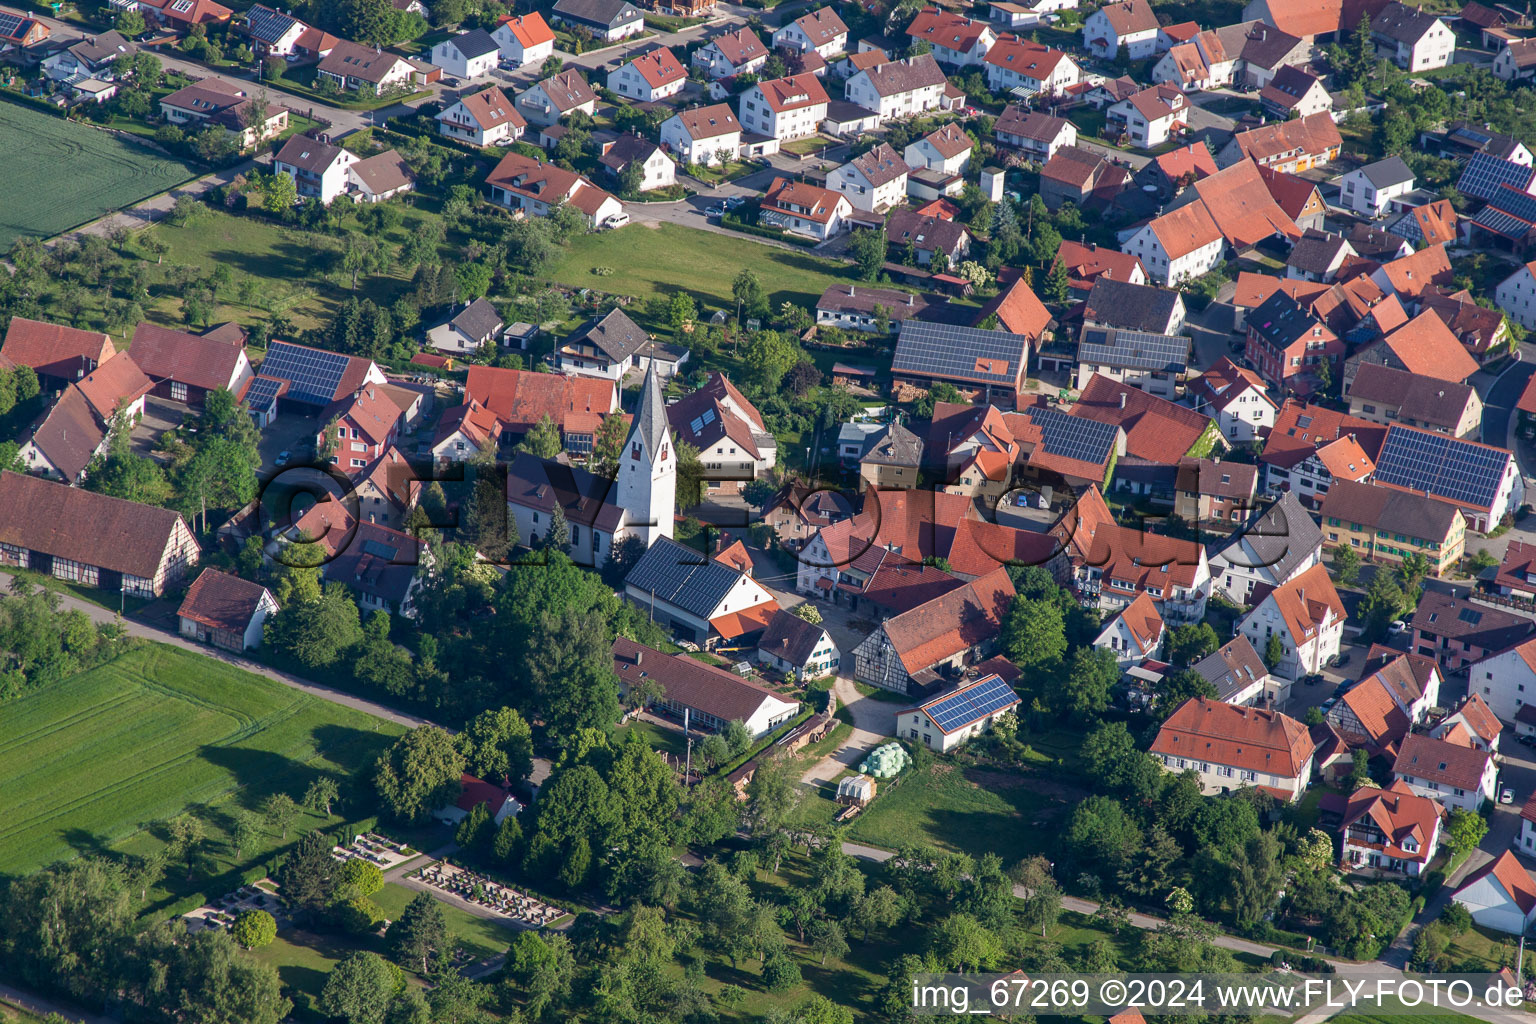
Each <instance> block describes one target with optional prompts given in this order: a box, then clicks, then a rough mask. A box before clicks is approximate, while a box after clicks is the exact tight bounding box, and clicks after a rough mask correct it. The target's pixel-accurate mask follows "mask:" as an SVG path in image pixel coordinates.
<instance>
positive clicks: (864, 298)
mask: <svg viewBox="0 0 1536 1024" xmlns="http://www.w3.org/2000/svg"><path fill="white" fill-rule="evenodd" d="M949 304H950V303H949V299H948V297H947V296H943V295H933V294H931V293H927V292H924V293H922V294H914V293H912V292H904V291H901V290H899V289H896V288H871V287H870V286H869V285H863V284H834V285H828V286H827V290H826V291H824V292H822V293H821V298H819V299H817V300H816V308H817V309H818V310H823V309H824V310H827V311H828V312H830V313H863V314H867V315H869V316H873V315H874V312H875V307H876V306H884V307H885V310H886V314H887V315H888V316H889V317H890V318H891V322H892V323H895V322H897V321H899V320H904V319H906V318H907V317H909V316H915V317H919V318H921V319H924V320H933V319H935V317H933V316H930V315H929V314H930V313H936V312H938V311H939V310H944V309H946V308H947V307H948V306H949ZM970 308H972V309H974V307H970Z"/></svg>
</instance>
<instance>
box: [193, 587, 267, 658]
mask: <svg viewBox="0 0 1536 1024" xmlns="http://www.w3.org/2000/svg"><path fill="white" fill-rule="evenodd" d="M277 612H278V607H277V600H276V599H275V598H273V596H272V593H271V592H270V591H269V590H267V588H266V587H264V586H262V585H261V584H260V583H252V582H250V581H249V580H243V579H241V578H240V577H238V576H231V575H230V574H229V573H226V572H220V571H219V570H217V569H204V570H203V571H202V572H200V573H199V574H198V576H197V579H195V580H193V581H192V585H191V586H190V587H188V588H187V596H186V597H184V598H182V601H181V607H179V608H177V609H176V619H177V621H178V622H179V624H180V625H179V629H178V631H179V632H180V633H181V635H182V636H184V637H187V638H188V639H190V640H197V641H199V642H200V643H209V644H213V646H215V647H222V648H223V649H224V650H226V651H234V652H235V653H236V654H239V653H241V652H243V651H248V650H252V649H254V648H257V647H260V646H261V633H262V626H263V624H265V622H266V621H267V617H268V616H271V615H276V614H277Z"/></svg>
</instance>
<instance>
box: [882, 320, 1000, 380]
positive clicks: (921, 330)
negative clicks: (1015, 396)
mask: <svg viewBox="0 0 1536 1024" xmlns="http://www.w3.org/2000/svg"><path fill="white" fill-rule="evenodd" d="M1028 351H1029V339H1028V338H1026V337H1025V336H1024V335H1022V334H1012V333H1010V332H1008V331H983V330H978V329H977V328H975V327H957V326H955V325H953V324H933V323H928V322H927V321H925V320H903V321H902V322H901V333H900V334H899V335H898V336H897V338H896V356H895V359H894V360H893V362H892V364H891V369H892V370H894V371H895V372H897V373H902V372H906V373H917V374H924V375H930V376H936V377H958V378H961V379H963V380H973V381H983V382H992V383H997V384H1013V383H1014V381H1015V379H1016V378H1017V375H1018V371H1019V368H1020V366H1021V364H1022V363H1023V361H1024V359H1025V358H1027V353H1028ZM978 360H996V361H998V362H999V363H1005V364H1006V366H1007V369H1006V370H1005V371H1003V372H996V370H993V369H986V368H980V367H978V366H977V361H978Z"/></svg>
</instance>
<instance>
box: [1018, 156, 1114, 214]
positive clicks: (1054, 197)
mask: <svg viewBox="0 0 1536 1024" xmlns="http://www.w3.org/2000/svg"><path fill="white" fill-rule="evenodd" d="M1130 181H1131V173H1130V171H1129V170H1128V169H1127V168H1126V167H1124V166H1123V165H1121V164H1119V163H1116V162H1111V161H1110V160H1107V159H1105V158H1104V157H1103V156H1101V155H1099V154H1098V153H1096V152H1094V151H1093V150H1089V149H1081V148H1079V147H1077V146H1067V147H1065V148H1064V149H1058V150H1057V151H1056V155H1055V156H1053V157H1051V158H1050V159H1049V160H1047V161H1046V162H1045V165H1044V166H1043V167H1041V168H1040V198H1041V199H1042V200H1044V201H1045V205H1046V208H1047V209H1049V210H1053V211H1054V210H1059V209H1060V208H1061V207H1062V205H1063V204H1065V203H1071V204H1073V205H1074V206H1077V207H1079V208H1083V207H1088V206H1089V205H1090V203H1099V202H1102V203H1105V204H1107V203H1110V202H1113V201H1114V198H1115V197H1116V196H1117V195H1119V193H1120V192H1121V191H1123V190H1124V189H1126V188H1127V187H1129V185H1130Z"/></svg>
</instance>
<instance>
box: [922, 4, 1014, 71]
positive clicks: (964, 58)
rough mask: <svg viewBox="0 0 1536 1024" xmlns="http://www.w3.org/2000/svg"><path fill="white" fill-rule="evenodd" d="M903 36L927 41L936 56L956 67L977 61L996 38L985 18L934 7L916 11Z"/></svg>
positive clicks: (984, 57)
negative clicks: (968, 16)
mask: <svg viewBox="0 0 1536 1024" xmlns="http://www.w3.org/2000/svg"><path fill="white" fill-rule="evenodd" d="M907 36H908V38H910V39H911V40H912V41H913V42H914V43H927V44H929V46H930V47H932V51H931V52H932V53H933V56H934V57H935V58H936V59H938V60H940V61H942V62H944V63H945V64H948V65H950V66H951V67H957V68H965V67H970V66H972V65H974V64H980V63H981V62H982V61H983V60H984V59H986V56H987V51H988V50H990V49H991V48H992V44H993V43H995V42H997V36H996V35H994V34H993V32H992V28H991V26H989V25H988V24H987V23H986V22H984V21H976V20H975V19H972V18H967V17H965V16H964V15H962V14H955V13H953V12H952V11H941V10H939V9H938V8H937V7H924V8H923V9H922V10H921V11H919V12H918V13H917V17H915V18H913V19H912V23H911V24H910V25H908V26H907Z"/></svg>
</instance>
